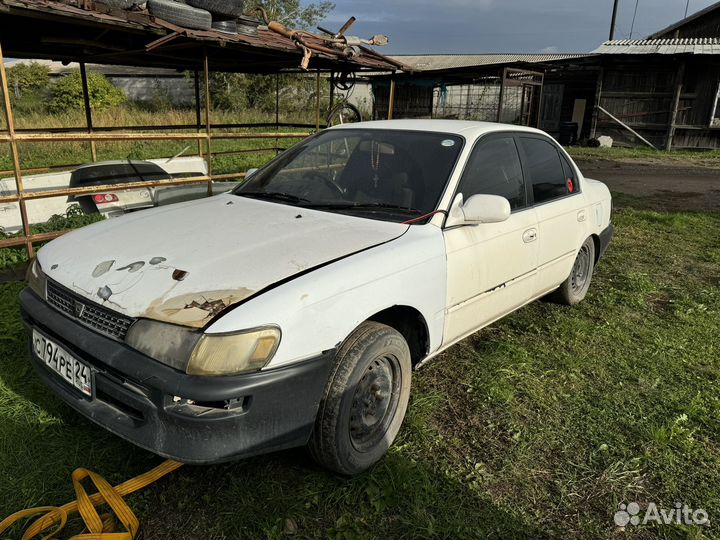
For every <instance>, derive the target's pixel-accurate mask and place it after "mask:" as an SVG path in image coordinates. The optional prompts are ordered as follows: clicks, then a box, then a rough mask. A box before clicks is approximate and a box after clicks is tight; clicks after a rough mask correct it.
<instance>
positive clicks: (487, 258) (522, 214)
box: [443, 133, 537, 343]
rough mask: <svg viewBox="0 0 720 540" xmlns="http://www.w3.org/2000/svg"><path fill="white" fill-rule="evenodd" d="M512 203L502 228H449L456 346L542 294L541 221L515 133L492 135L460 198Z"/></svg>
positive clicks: (448, 327) (450, 326)
mask: <svg viewBox="0 0 720 540" xmlns="http://www.w3.org/2000/svg"><path fill="white" fill-rule="evenodd" d="M460 193H462V195H463V199H464V200H468V199H469V198H470V197H471V196H473V195H476V194H480V193H483V194H491V195H500V196H503V197H505V198H506V199H508V201H510V207H511V211H512V212H511V215H510V218H509V219H508V220H506V221H504V222H502V223H481V224H478V225H458V226H452V227H446V228H445V229H444V231H443V234H444V238H445V248H446V252H447V266H448V276H447V280H448V285H447V288H448V293H447V295H448V296H447V298H448V300H447V310H446V314H445V332H444V338H443V341H444V342H445V343H450V342H453V341H456V340H458V339H460V338H462V337H464V336H466V335H468V334H470V333H472V332H473V331H475V330H477V329H478V328H480V327H482V326H484V325H486V324H488V323H490V322H492V321H494V320H495V319H498V318H499V317H501V316H503V315H504V314H506V313H508V312H510V311H512V310H513V309H515V308H517V307H519V306H521V305H523V304H525V303H526V302H527V301H528V300H529V299H531V298H532V297H533V295H534V293H535V290H536V282H535V273H536V268H537V218H536V215H535V210H534V209H533V208H532V206H531V204H530V203H529V198H528V196H529V193H528V189H527V185H526V182H525V178H524V174H523V169H522V165H521V160H520V155H519V151H518V148H517V141H516V138H515V136H514V135H513V134H512V133H499V134H492V135H486V136H485V137H483V138H482V139H480V140H479V141H478V143H477V144H476V146H475V148H474V149H473V151H472V153H471V155H470V157H469V158H468V161H467V163H466V166H465V169H464V171H463V174H462V177H461V179H460V182H459V184H458V188H457V191H456V197H457V194H460Z"/></svg>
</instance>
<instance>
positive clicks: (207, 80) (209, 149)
mask: <svg viewBox="0 0 720 540" xmlns="http://www.w3.org/2000/svg"><path fill="white" fill-rule="evenodd" d="M203 56H204V63H203V68H204V69H203V74H204V76H205V132H206V133H207V147H206V149H207V168H208V176H209V177H210V179H209V180H208V191H207V192H208V197H212V194H213V185H212V140H211V135H210V108H211V106H212V105H211V103H210V62H209V61H208V53H207V49H204V50H203Z"/></svg>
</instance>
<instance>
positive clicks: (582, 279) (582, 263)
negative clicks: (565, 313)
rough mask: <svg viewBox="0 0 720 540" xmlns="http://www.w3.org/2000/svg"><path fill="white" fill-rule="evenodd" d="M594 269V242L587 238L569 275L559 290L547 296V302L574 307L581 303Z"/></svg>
mask: <svg viewBox="0 0 720 540" xmlns="http://www.w3.org/2000/svg"><path fill="white" fill-rule="evenodd" d="M594 269H595V242H594V241H593V239H592V238H588V239H587V240H585V242H584V243H583V245H582V246H581V247H580V251H578V254H577V256H576V257H575V263H574V264H573V268H572V270H571V272H570V275H569V276H568V278H567V279H566V280H565V281H563V283H562V285H560V288H558V289H557V290H555V291H554V292H552V293H550V294H549V295H548V297H547V298H548V300H550V301H551V302H555V303H557V304H563V305H566V306H574V305H575V304H578V303H580V302H582V300H583V299H584V298H585V295H586V294H587V292H588V289H589V288H590V282H591V281H592V276H593V270H594Z"/></svg>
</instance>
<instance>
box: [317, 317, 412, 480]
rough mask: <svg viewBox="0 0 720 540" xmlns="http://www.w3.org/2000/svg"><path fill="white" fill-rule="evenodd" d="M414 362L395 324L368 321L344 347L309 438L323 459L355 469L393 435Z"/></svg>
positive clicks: (343, 470) (379, 453)
mask: <svg viewBox="0 0 720 540" xmlns="http://www.w3.org/2000/svg"><path fill="white" fill-rule="evenodd" d="M411 372H412V363H411V359H410V349H409V348H408V345H407V343H406V341H405V339H404V338H403V337H402V335H400V333H398V332H397V331H396V330H395V329H393V328H390V327H389V326H386V325H384V324H380V323H376V322H372V321H367V322H364V323H363V324H361V325H360V326H359V327H358V328H357V329H356V330H355V331H354V332H353V333H352V334H351V335H350V337H349V338H347V340H345V343H343V345H342V346H341V347H340V349H339V350H338V352H337V354H336V356H335V367H334V369H333V371H332V373H331V375H330V379H329V381H328V383H327V385H326V387H325V393H324V395H323V398H322V399H321V401H320V408H319V410H318V415H317V418H316V420H315V428H314V431H313V434H312V437H311V438H310V442H309V443H308V450H309V451H310V455H311V456H312V457H313V459H314V460H315V461H317V462H318V463H319V464H320V465H323V466H324V467H327V468H328V469H330V470H332V471H335V472H338V473H340V474H345V475H354V474H358V473H361V472H363V471H365V470H367V469H368V468H369V467H371V466H372V465H374V464H375V463H377V462H378V461H379V460H380V459H381V458H382V457H383V456H384V455H385V453H386V452H387V449H388V448H389V447H390V445H391V444H392V443H393V441H394V440H395V437H396V436H397V434H398V432H399V431H400V426H401V424H402V421H403V418H404V417H405V411H406V410H407V404H408V399H409V398H410V378H411Z"/></svg>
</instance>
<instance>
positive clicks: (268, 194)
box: [235, 191, 310, 203]
mask: <svg viewBox="0 0 720 540" xmlns="http://www.w3.org/2000/svg"><path fill="white" fill-rule="evenodd" d="M235 195H240V196H242V197H252V198H254V199H268V200H274V201H287V202H291V203H300V202H310V199H305V198H303V197H298V196H297V195H293V194H291V193H284V192H282V191H237V192H235Z"/></svg>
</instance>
